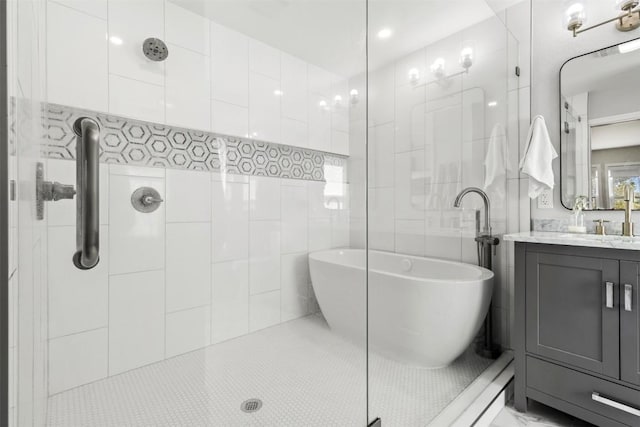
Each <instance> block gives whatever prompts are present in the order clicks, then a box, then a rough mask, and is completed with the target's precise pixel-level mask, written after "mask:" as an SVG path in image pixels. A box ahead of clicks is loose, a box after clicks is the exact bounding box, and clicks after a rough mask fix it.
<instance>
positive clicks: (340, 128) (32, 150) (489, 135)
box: [0, 0, 529, 427]
mask: <svg viewBox="0 0 640 427" xmlns="http://www.w3.org/2000/svg"><path fill="white" fill-rule="evenodd" d="M0 5H2V7H3V12H4V9H5V8H6V21H7V25H6V42H7V43H6V44H7V47H8V49H7V53H6V59H7V64H8V66H7V68H6V75H3V76H2V77H3V81H6V82H7V83H8V94H7V97H6V103H5V104H4V105H3V107H4V106H5V105H6V112H7V114H6V117H7V119H6V124H7V131H6V136H7V138H8V144H7V145H6V156H4V157H2V156H0V160H2V162H3V163H2V164H0V171H4V169H5V166H6V172H3V184H6V187H3V188H5V189H6V192H7V194H6V195H7V211H6V214H7V215H8V225H7V226H6V227H4V228H3V229H2V232H4V231H6V234H7V239H6V243H7V245H8V253H7V254H6V255H7V256H6V262H7V263H8V268H7V271H6V273H7V276H6V277H7V279H8V285H7V286H6V289H4V290H3V292H5V293H0V302H2V303H3V304H4V305H3V310H4V309H7V312H8V325H4V326H6V328H5V329H4V331H6V332H7V334H8V335H7V337H6V340H5V341H6V342H5V343H4V344H5V345H6V347H7V349H8V362H7V364H8V370H6V371H5V372H2V374H7V377H6V378H5V377H3V376H0V380H1V381H2V382H3V383H6V388H7V390H8V399H7V401H6V402H5V406H6V408H4V409H6V416H7V419H8V420H9V421H8V425H10V426H27V425H28V426H51V427H53V426H60V427H71V426H176V425H179V426H247V425H261V426H367V425H369V424H371V423H373V422H375V420H377V419H379V420H380V421H381V422H382V425H384V426H385V427H386V426H403V427H406V426H424V425H428V424H431V425H435V426H441V425H449V424H452V423H453V421H455V420H456V419H458V418H459V417H461V416H462V415H461V414H463V413H464V412H465V410H466V409H467V408H468V407H469V406H470V404H471V402H473V400H474V399H475V398H476V397H477V395H478V394H479V393H480V392H482V391H483V390H484V389H485V387H486V385H487V384H488V383H490V382H491V381H492V380H493V379H494V378H495V377H496V376H497V375H498V374H500V373H501V372H502V370H503V368H504V366H505V365H506V364H507V363H508V361H509V359H510V356H509V354H508V352H507V353H506V354H505V355H502V356H501V357H500V359H499V364H498V365H496V364H495V360H494V359H492V358H487V357H483V356H482V355H479V354H476V352H475V351H474V348H473V341H474V339H476V340H477V339H479V338H477V336H476V335H477V333H478V332H479V329H480V325H481V324H482V323H483V321H484V319H485V317H486V316H490V317H489V319H490V320H491V322H488V324H490V325H493V327H492V331H491V332H492V336H493V343H492V345H493V346H495V347H497V348H499V349H500V350H501V351H502V350H508V349H509V348H510V347H511V340H510V327H509V325H510V317H511V309H510V305H511V302H510V298H511V294H510V292H509V286H510V283H511V280H512V279H510V277H511V275H512V268H511V266H510V265H509V264H508V262H507V259H508V258H507V251H508V250H509V247H508V246H506V245H499V246H497V247H493V250H494V251H495V253H493V265H492V270H493V271H488V270H487V269H484V268H482V267H479V266H477V264H478V261H477V251H476V244H475V241H474V239H475V238H476V237H477V236H476V218H477V211H478V210H480V209H481V208H482V206H481V200H480V199H475V198H468V199H465V201H464V203H463V204H462V208H454V206H453V202H454V199H455V196H456V194H458V193H459V192H460V191H461V190H462V189H463V188H466V187H479V188H482V191H483V192H486V194H488V197H489V198H490V199H491V211H490V214H491V226H492V230H491V231H492V233H493V235H494V236H498V237H499V236H500V235H501V234H503V233H505V232H507V231H510V230H512V229H513V228H514V227H515V228H517V227H518V221H519V217H518V209H519V205H518V200H519V198H518V194H519V180H518V179H517V178H518V172H517V157H518V145H519V144H518V140H519V130H520V125H519V118H520V114H519V108H520V103H519V88H520V83H519V77H518V74H519V71H517V70H518V69H519V68H518V67H519V65H520V62H519V61H520V53H519V51H520V44H521V43H522V42H524V41H523V40H520V39H519V38H518V37H516V36H515V35H514V34H517V32H514V31H513V28H512V26H516V25H518V23H520V22H523V21H526V20H527V19H526V17H527V16H528V13H529V7H528V2H527V1H516V0H514V1H501V2H496V1H489V0H464V1H462V2H451V1H448V0H407V1H405V0H393V1H392V0H349V1H345V0H309V1H298V0H284V1H283V0H86V1H85V0H82V1H77V0H31V1H22V0H20V1H18V0H7V1H6V2H5V1H0ZM0 15H1V14H0ZM2 16H4V15H2ZM3 36H5V35H4V34H3ZM0 73H5V70H4V69H3V70H2V71H1V72H0ZM0 95H2V94H0ZM1 112H2V110H0V113H1ZM0 116H2V114H0ZM3 137H4V135H3ZM5 157H6V159H5ZM3 159H5V160H6V161H5V160H3ZM37 177H39V178H37ZM36 179H40V182H41V184H37V183H36ZM1 194H4V193H0V195H1ZM44 196H46V197H45V199H50V201H47V202H41V201H39V197H44ZM54 200H55V201H54ZM1 218H2V217H1V216H0V219H1ZM514 224H515V226H514ZM0 225H1V224H0ZM0 249H1V246H0ZM347 255H348V256H347ZM323 257H324V258H323ZM327 257H330V258H331V262H330V263H329V262H326V263H325V264H326V265H322V266H321V267H322V268H319V269H317V270H312V271H311V272H310V263H311V264H312V267H313V266H314V265H313V263H314V262H316V263H321V262H322V260H324V259H325V258H327ZM347 258H349V260H348V262H347V261H345V260H346V259H347ZM325 261H326V260H325ZM329 264H330V265H329ZM0 267H2V264H1V263H0ZM325 267H326V268H325ZM1 270H2V268H0V271H1ZM454 272H455V273H456V274H453V273H454ZM311 273H313V274H311ZM336 285H339V286H336ZM5 294H6V295H5ZM4 297H6V298H4ZM489 301H491V309H489ZM3 312H4V311H3ZM0 325H3V324H2V323H1V322H0ZM0 335H1V334H0ZM482 375H484V376H482ZM479 378H480V379H479ZM4 409H3V410H4ZM460 419H462V418H460ZM0 424H3V423H2V422H0ZM3 425H4V424H3Z"/></svg>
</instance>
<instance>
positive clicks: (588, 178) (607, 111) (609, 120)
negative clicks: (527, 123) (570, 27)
mask: <svg viewBox="0 0 640 427" xmlns="http://www.w3.org/2000/svg"><path fill="white" fill-rule="evenodd" d="M638 75H640V40H634V41H631V42H627V43H624V44H620V45H617V46H613V47H610V48H607V49H603V50H600V51H597V52H592V53H589V54H586V55H582V56H579V57H576V58H572V59H571V60H569V61H567V62H566V63H565V65H563V67H562V69H561V71H560V92H561V93H560V111H561V115H560V121H561V123H560V124H561V144H560V155H561V174H560V185H561V189H562V204H563V205H564V206H565V207H567V208H571V206H573V202H574V200H575V199H576V197H578V196H587V198H588V200H589V203H588V205H589V208H590V209H623V208H624V200H623V188H624V186H625V185H626V184H630V185H631V186H633V188H634V189H635V192H634V194H635V197H634V199H635V200H634V201H633V208H634V209H640V96H638V90H637V88H635V87H634V82H635V80H636V78H637V76H638Z"/></svg>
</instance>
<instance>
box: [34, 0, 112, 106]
mask: <svg viewBox="0 0 640 427" xmlns="http://www.w3.org/2000/svg"><path fill="white" fill-rule="evenodd" d="M106 34H107V22H106V21H104V20H103V19H99V18H96V17H94V16H90V15H87V14H85V13H82V12H79V11H77V10H74V9H71V8H68V7H65V6H62V5H60V4H57V3H53V2H49V3H48V4H47V49H46V55H47V100H48V102H52V103H57V104H64V105H71V106H74V107H78V108H88V109H90V110H96V111H107V109H108V102H107V99H108V93H107V92H108V89H107V88H108V77H107V70H108V67H107V40H106ZM79 35H81V36H79ZM79 52H81V53H82V60H81V61H79V60H72V58H76V57H77V56H78V54H79Z"/></svg>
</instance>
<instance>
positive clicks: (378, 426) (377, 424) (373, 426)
mask: <svg viewBox="0 0 640 427" xmlns="http://www.w3.org/2000/svg"><path fill="white" fill-rule="evenodd" d="M367 427H382V420H381V419H380V418H376V419H375V420H373V421H371V423H370V424H369V425H368V426H367Z"/></svg>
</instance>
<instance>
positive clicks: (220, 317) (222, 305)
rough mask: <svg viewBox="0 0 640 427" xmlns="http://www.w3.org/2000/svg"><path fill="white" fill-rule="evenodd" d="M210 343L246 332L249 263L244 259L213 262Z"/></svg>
mask: <svg viewBox="0 0 640 427" xmlns="http://www.w3.org/2000/svg"><path fill="white" fill-rule="evenodd" d="M212 270H213V273H212V276H213V280H212V287H211V294H212V295H211V307H212V313H211V342H212V343H213V344H215V343H218V342H220V341H225V340H228V339H231V338H235V337H237V336H240V335H244V334H246V333H248V332H249V263H248V262H247V261H246V260H241V261H231V262H219V263H215V264H213V265H212Z"/></svg>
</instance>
